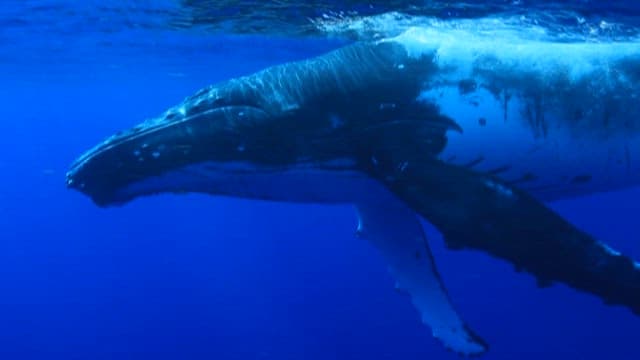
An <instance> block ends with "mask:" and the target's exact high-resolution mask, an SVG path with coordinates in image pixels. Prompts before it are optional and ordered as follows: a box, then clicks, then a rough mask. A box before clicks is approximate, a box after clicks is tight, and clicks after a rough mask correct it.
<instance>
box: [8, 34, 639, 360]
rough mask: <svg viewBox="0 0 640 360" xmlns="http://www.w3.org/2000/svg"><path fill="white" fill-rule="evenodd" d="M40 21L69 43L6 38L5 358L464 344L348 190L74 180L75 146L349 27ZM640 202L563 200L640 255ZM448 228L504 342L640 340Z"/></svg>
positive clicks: (454, 255) (199, 355)
mask: <svg viewBox="0 0 640 360" xmlns="http://www.w3.org/2000/svg"><path fill="white" fill-rule="evenodd" d="M40 35H41V37H38V38H36V39H33V42H31V43H29V44H50V45H51V44H53V45H51V46H49V47H48V48H47V49H46V51H45V50H42V52H41V51H40V47H38V46H35V45H34V46H32V47H30V46H28V45H29V44H27V43H26V42H25V43H14V44H12V45H11V46H13V47H12V48H6V47H5V48H3V49H2V50H5V51H4V52H2V54H4V55H5V56H6V55H7V54H10V55H12V56H6V57H1V56H0V60H2V62H1V63H0V84H1V86H0V174H1V175H2V178H0V359H147V358H148V359H301V358H304V359H365V358H366V359H372V360H373V359H455V358H456V356H455V355H453V354H451V353H448V352H446V351H445V350H443V349H442V347H441V346H440V345H439V344H438V343H437V342H436V341H435V340H434V339H432V337H431V336H430V333H429V330H428V329H427V328H426V327H424V326H423V325H422V324H421V323H420V321H419V316H418V315H417V312H416V311H415V310H414V309H413V308H412V306H411V304H410V301H409V299H408V298H407V297H405V296H403V295H400V294H398V293H396V292H395V291H394V290H393V280H392V279H391V277H390V276H389V275H388V273H387V271H386V265H385V264H384V263H383V261H382V260H381V258H380V257H379V256H378V254H377V253H376V252H375V251H374V250H373V249H372V248H371V247H370V246H369V245H368V244H367V243H366V242H364V241H362V240H359V239H356V238H355V237H354V236H353V232H354V229H355V220H356V219H355V215H354V213H353V211H352V209H351V208H350V207H348V206H334V207H325V206H312V205H309V206H302V205H287V204H273V203H261V202H251V201H245V200H233V199H224V198H214V197H207V196H199V195H188V196H158V197H154V198H147V199H142V200H139V201H135V202H133V203H131V204H129V205H127V206H125V207H122V208H114V209H99V208H97V207H95V206H94V205H93V204H92V203H91V202H90V201H89V199H87V198H85V197H83V196H81V195H80V194H78V193H75V192H71V191H67V190H66V189H65V187H64V172H65V170H66V168H67V166H68V164H69V163H70V162H71V161H72V160H73V159H74V158H75V157H76V156H78V155H79V154H80V153H81V152H83V151H84V150H86V149H87V148H88V147H90V146H92V145H94V144H95V143H96V142H98V141H100V140H101V139H102V138H104V137H105V136H107V135H109V134H111V133H113V132H114V131H117V130H120V129H123V128H126V127H129V126H131V125H133V124H134V123H137V122H139V121H141V120H143V119H144V118H147V117H151V116H155V115H157V114H159V113H160V112H162V111H163V110H164V109H165V108H167V107H168V106H171V105H173V104H175V103H177V102H179V101H180V100H182V98H183V97H185V96H187V95H189V94H191V93H192V92H193V91H195V90H197V89H198V88H200V87H202V86H205V85H208V84H210V83H211V82H214V81H217V80H221V79H224V78H227V77H231V76H236V75H240V74H245V73H247V72H251V71H254V70H257V69H260V68H262V67H264V66H267V65H270V64H275V63H279V62H282V61H288V60H292V59H298V58H303V57H307V56H309V55H311V54H315V53H320V52H322V51H325V50H327V49H328V48H330V47H331V46H334V45H335V42H334V43H327V42H313V41H310V40H309V41H301V40H297V41H289V40H284V39H272V40H269V41H267V40H259V39H256V38H243V39H236V40H233V39H229V38H222V37H206V38H199V40H197V44H195V45H198V46H197V47H196V46H195V45H194V44H189V43H188V41H187V40H186V39H173V38H170V37H169V38H168V37H167V36H170V35H166V34H162V35H158V37H159V39H160V40H162V42H160V43H159V45H158V46H157V47H153V48H151V47H148V48H135V46H132V48H130V49H126V48H122V47H109V46H104V44H102V43H99V41H97V40H93V38H92V36H91V35H84V36H81V37H80V36H78V37H77V38H76V37H75V34H69V35H68V36H67V37H63V38H54V37H50V38H48V37H47V34H46V33H42V34H40ZM131 36H132V37H135V34H132V35H131ZM123 38H124V37H123ZM123 38H116V39H115V40H114V41H116V42H117V41H122V40H123ZM112 40H113V39H112ZM128 40H132V39H128ZM191 41H193V40H191ZM185 42H187V43H186V44H185ZM134 43H135V42H134ZM5 46H7V45H6V43H5ZM198 49H200V50H198ZM27 50H28V51H27ZM638 201H640V189H631V190H627V191H622V192H617V193H613V194H601V195H596V196H592V197H588V198H582V199H575V200H571V201H564V202H559V203H556V204H553V205H552V206H553V207H554V208H556V209H557V210H558V211H560V212H561V213H562V214H563V215H565V216H566V217H567V218H569V219H571V220H572V221H573V222H574V223H576V224H577V225H579V226H581V227H582V228H583V229H585V230H587V231H589V232H591V233H592V234H594V235H596V236H597V237H599V238H600V239H603V240H605V241H607V242H608V243H610V244H611V245H612V246H613V247H615V248H617V249H619V250H622V251H624V252H626V253H628V254H630V255H633V256H634V257H635V258H640V242H638V233H639V230H640V224H639V223H640V221H639V220H640V219H639V215H638V214H639V212H638V210H639V209H640V206H639V205H638ZM430 237H431V240H432V247H433V248H434V253H435V256H436V259H437V262H438V265H439V267H440V270H441V272H442V275H443V277H444V280H445V282H446V284H447V286H448V288H449V292H450V294H451V296H452V298H453V299H454V301H455V303H456V304H457V306H458V308H459V310H460V312H461V313H462V314H463V316H464V317H465V318H466V319H467V321H468V323H469V324H470V325H471V326H472V327H473V328H474V329H475V330H476V331H477V332H478V333H479V334H481V335H482V336H483V337H484V338H485V339H486V340H487V341H488V342H490V344H491V345H492V349H491V353H490V354H489V355H487V357H486V359H488V360H490V359H514V358H518V359H534V358H535V359H537V358H540V357H544V358H547V359H560V358H569V359H602V358H607V359H632V358H637V356H639V352H638V348H637V341H638V334H640V319H638V318H637V317H634V316H633V315H632V314H631V313H630V312H629V311H627V310H625V309H622V308H611V307H606V306H604V305H602V304H601V303H600V302H599V301H598V300H596V299H595V298H593V297H591V296H588V295H583V294H578V293H575V292H574V291H571V290H569V289H567V288H564V287H562V286H555V287H553V288H551V289H546V290H538V289H537V288H536V286H535V282H534V280H533V279H532V278H531V277H529V276H527V275H523V274H516V273H514V272H513V271H512V269H511V267H510V266H507V265H506V264H505V263H503V262H500V261H497V260H493V259H490V258H488V257H486V256H485V255H483V254H479V253H472V252H451V251H448V250H446V249H444V248H443V245H442V241H441V239H440V238H439V237H438V235H437V234H433V232H431V233H430ZM514 241H517V240H514Z"/></svg>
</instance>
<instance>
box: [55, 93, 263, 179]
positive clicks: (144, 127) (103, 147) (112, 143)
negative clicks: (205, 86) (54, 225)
mask: <svg viewBox="0 0 640 360" xmlns="http://www.w3.org/2000/svg"><path fill="white" fill-rule="evenodd" d="M239 108H241V109H245V110H251V111H253V112H256V113H261V114H262V115H264V116H267V115H268V113H267V112H266V111H265V110H264V109H262V108H261V107H258V106H255V105H244V104H225V105H223V106H218V107H215V108H212V109H207V110H204V111H201V112H198V113H194V114H189V115H187V116H184V117H183V118H181V119H177V120H173V121H169V120H167V119H166V115H165V118H164V119H162V120H159V121H158V120H154V119H151V120H147V121H145V122H143V123H142V124H140V125H138V126H135V127H133V128H131V129H129V130H127V131H124V132H121V133H118V134H116V135H113V136H111V137H109V138H107V139H105V140H104V141H102V142H101V143H99V144H98V145H96V146H95V147H94V148H92V149H90V150H88V151H87V152H85V153H84V154H83V155H82V156H80V157H79V158H78V159H76V160H75V161H74V162H73V163H72V164H71V166H70V168H69V170H68V171H67V173H66V185H67V187H69V188H71V187H74V185H75V184H74V180H73V178H74V176H75V175H76V174H77V173H78V172H79V171H80V170H81V169H82V168H83V166H84V165H85V164H87V163H88V162H90V161H91V160H92V159H94V158H95V157H97V156H99V155H100V154H102V153H105V152H107V151H109V150H112V149H114V148H116V147H118V146H120V145H122V144H125V143H127V142H130V141H135V140H137V139H140V138H141V137H143V136H149V135H151V134H154V133H156V132H160V131H163V130H166V129H168V128H171V127H173V126H178V125H181V124H184V123H186V122H189V121H195V120H197V119H198V118H201V117H211V116H215V115H217V114H219V115H221V116H225V115H226V114H225V113H230V112H232V111H234V110H236V109H239ZM240 113H242V111H240Z"/></svg>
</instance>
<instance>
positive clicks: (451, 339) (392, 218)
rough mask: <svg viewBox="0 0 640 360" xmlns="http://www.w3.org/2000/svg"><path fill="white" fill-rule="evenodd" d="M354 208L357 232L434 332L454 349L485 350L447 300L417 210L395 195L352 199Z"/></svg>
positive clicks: (462, 351)
mask: <svg viewBox="0 0 640 360" xmlns="http://www.w3.org/2000/svg"><path fill="white" fill-rule="evenodd" d="M357 210H358V217H359V224H358V232H357V233H358V234H359V236H361V237H363V238H365V239H368V240H369V241H370V242H371V243H373V244H374V246H375V247H376V248H377V249H378V250H379V251H380V252H381V253H382V255H383V256H384V258H385V259H386V261H387V262H388V263H389V265H390V271H391V273H392V274H393V276H394V278H395V280H396V282H397V283H396V286H397V288H398V290H401V291H403V292H407V293H408V294H409V295H410V296H411V300H412V302H413V305H414V306H415V307H416V308H417V309H418V311H419V312H420V315H421V317H422V321H423V322H424V323H425V324H426V325H428V326H429V327H431V329H432V332H433V336H434V337H436V338H437V339H439V340H440V341H442V342H443V344H444V345H445V346H446V347H448V348H450V349H451V350H453V351H455V352H457V353H459V354H463V355H477V354H481V353H483V352H485V351H486V350H487V345H486V343H485V342H484V341H483V340H482V339H481V338H479V337H478V336H477V335H475V334H474V333H473V332H472V331H471V330H470V329H469V328H468V327H467V326H466V325H465V323H464V321H463V320H462V319H461V318H460V316H459V315H458V313H457V312H456V310H455V308H454V307H453V305H452V304H451V301H450V300H449V296H448V294H447V292H446V290H445V288H444V286H443V284H442V281H441V279H440V275H439V274H438V271H437V269H436V266H435V263H434V261H433V257H432V255H431V251H430V249H429V246H428V244H427V242H426V238H425V234H424V231H423V229H422V225H421V224H420V221H419V219H418V217H417V216H416V214H415V213H414V212H413V211H412V210H411V209H409V208H408V207H407V206H406V205H405V204H403V203H402V202H401V201H398V200H397V199H393V200H390V201H384V202H381V203H376V204H357Z"/></svg>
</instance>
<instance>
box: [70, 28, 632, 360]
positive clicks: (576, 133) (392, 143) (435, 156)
mask: <svg viewBox="0 0 640 360" xmlns="http://www.w3.org/2000/svg"><path fill="white" fill-rule="evenodd" d="M639 95H640V44H637V43H633V42H625V43H622V42H620V43H553V42H543V41H534V40H530V41H523V40H522V39H513V40H504V41H501V42H498V41H496V39H494V38H490V37H481V36H480V37H478V38H473V39H466V40H465V39H460V38H457V37H455V36H442V35H440V36H434V34H433V33H432V32H430V31H426V30H424V29H410V30H408V31H407V32H405V33H403V34H401V35H399V36H396V37H392V38H385V39H381V40H377V41H372V42H360V43H355V44H352V45H348V46H345V47H343V48H340V49H337V50H334V51H332V52H330V53H327V54H325V55H322V56H319V57H315V58H311V59H307V60H303V61H299V62H291V63H286V64H281V65H278V66H274V67H271V68H268V69H265V70H263V71H260V72H258V73H255V74H251V75H247V76H244V77H239V78H235V79H230V80H228V81H225V82H222V83H219V84H215V85H212V86H209V87H207V88H204V89H202V90H200V91H198V92H197V93H195V94H194V95H192V96H190V97H188V98H186V99H185V100H184V101H183V102H182V103H180V104H179V105H177V106H175V107H173V108H171V109H169V110H167V111H166V112H165V113H163V114H162V115H160V116H158V117H157V118H153V119H149V120H147V121H145V122H143V123H141V124H139V125H138V126H135V127H133V128H132V129H129V130H126V131H123V132H121V133H118V134H116V135H114V136H112V137H109V138H108V139H106V140H105V141H103V142H101V143H99V144H98V145H97V146H96V147H94V148H93V149H91V150H89V151H88V152H87V153H85V154H84V155H82V156H80V157H79V158H78V159H77V160H76V162H75V163H74V164H73V165H72V166H71V169H70V170H69V172H68V173H67V185H68V186H69V187H71V188H74V189H77V190H79V191H81V192H83V193H85V194H86V195H88V196H89V197H91V198H92V199H93V201H94V202H95V203H96V204H97V205H99V206H112V205H122V204H125V203H127V202H129V201H131V200H133V199H136V198H139V197H141V196H146V195H152V194H157V193H165V192H172V193H185V192H201V193H207V194H211V195H219V196H234V197H243V198H251V199H260V200H270V201H286V202H302V203H350V204H354V205H355V208H356V210H357V213H358V218H359V223H358V226H357V232H356V233H357V234H358V236H360V237H363V238H366V239H368V240H369V241H370V242H371V243H372V244H373V245H374V246H375V247H376V248H378V249H379V250H380V252H381V253H382V255H383V256H384V258H385V259H386V260H387V261H388V263H389V266H390V271H391V272H392V274H393V275H394V277H395V279H396V281H397V287H398V288H399V289H402V290H404V291H405V292H406V293H408V294H409V295H410V298H411V301H412V303H413V304H414V306H415V307H416V308H417V310H418V311H419V313H420V316H421V318H422V320H423V322H424V323H425V324H426V325H428V326H429V327H430V328H431V330H432V333H433V335H434V336H435V337H436V338H438V339H439V340H441V341H442V343H443V344H444V345H445V346H447V347H448V348H450V349H452V350H453V351H455V352H457V353H460V354H464V355H476V354H481V353H483V352H485V351H486V350H487V348H488V346H487V344H486V342H485V341H483V340H482V338H481V337H480V336H478V335H477V334H475V333H474V332H473V331H472V330H471V328H470V327H469V326H468V325H467V324H466V323H465V322H464V320H463V319H462V317H461V316H460V315H459V314H458V312H457V311H456V310H455V306H454V305H453V303H452V301H451V299H450V298H449V296H448V294H447V292H446V289H445V287H444V285H443V284H442V281H441V279H440V276H439V274H438V270H437V268H436V264H435V261H434V259H433V256H432V255H431V252H430V250H429V246H428V244H427V241H426V240H427V239H426V238H425V234H424V230H423V229H422V226H421V223H420V220H421V219H424V220H426V221H428V222H430V223H431V224H433V225H434V226H435V227H436V228H437V229H438V230H439V231H440V232H441V233H442V234H443V237H444V239H445V241H446V243H447V245H448V246H449V247H450V248H451V249H477V250H481V251H484V252H486V253H488V254H490V255H492V256H494V257H497V258H500V259H503V260H505V261H508V262H510V263H512V264H513V265H514V266H515V267H516V268H517V269H518V270H522V271H525V272H528V273H530V274H532V275H533V276H535V277H536V278H537V279H538V284H539V285H540V286H541V287H545V286H548V285H551V284H552V283H562V284H565V285H567V286H570V287H572V288H574V289H576V290H579V291H582V292H585V293H589V294H592V295H594V296H597V297H599V298H601V299H602V300H603V301H604V302H605V303H607V304H614V305H621V306H624V307H626V308H628V309H629V310H631V312H633V313H634V314H636V315H639V314H640V265H639V264H638V263H636V262H635V261H633V260H632V259H630V258H629V257H627V256H625V255H623V254H620V253H619V252H616V251H615V250H613V249H611V248H610V247H609V246H607V245H606V244H604V243H602V242H599V241H597V240H596V239H594V238H593V237H592V236H590V235H589V234H587V233H585V232H583V231H581V230H580V229H578V228H576V227H575V226H573V225H572V224H570V223H569V222H567V221H566V220H565V219H563V218H562V217H560V216H559V215H558V214H556V213H555V212H553V211H552V210H550V209H549V208H548V207H546V206H545V205H544V201H546V200H554V199H560V198H567V197H571V196H576V195H582V194H588V193H593V192H597V191H606V190H610V189H616V188H623V187H628V186H633V185H636V184H638V183H640V102H639V101H638V96H639Z"/></svg>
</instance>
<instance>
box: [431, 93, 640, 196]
mask: <svg viewBox="0 0 640 360" xmlns="http://www.w3.org/2000/svg"><path fill="white" fill-rule="evenodd" d="M421 99H422V100H425V101H430V102H434V103H436V104H438V106H439V108H440V111H441V112H442V113H443V114H444V115H446V116H448V117H450V118H451V119H453V120H454V121H456V122H457V123H458V124H459V125H460V127H461V128H462V129H463V131H462V133H457V132H449V134H448V143H447V146H446V148H445V149H444V151H443V152H442V153H441V154H440V159H441V160H443V161H444V162H447V163H450V164H454V165H459V166H466V167H469V168H472V169H473V170H476V171H481V172H489V173H492V174H495V175H496V176H498V177H499V178H501V179H502V180H504V181H506V182H509V183H511V184H513V185H516V186H518V187H520V188H521V189H524V190H527V191H529V192H530V193H531V194H533V195H534V196H536V197H538V198H541V199H544V200H554V199H559V198H564V197H570V196H575V195H581V194H587V193H591V192H597V191H607V190H611V189H615V188H620V187H625V186H632V185H635V184H638V183H640V161H639V160H640V136H638V134H637V133H624V132H620V133H616V134H611V133H607V132H606V131H605V129H598V128H594V129H588V130H587V131H585V132H582V133H579V134H578V133H576V132H574V131H572V130H571V129H569V128H568V127H567V126H566V124H567V119H562V118H561V117H559V116H558V115H556V114H555V113H554V112H552V111H546V110H544V109H543V107H542V106H536V104H535V103H532V102H531V101H530V100H527V99H523V98H520V97H516V96H511V97H509V96H508V94H507V95H505V94H501V95H500V96H496V94H494V93H491V92H490V91H488V90H486V89H483V88H479V89H477V90H476V91H473V92H471V93H464V92H463V91H461V90H460V87H459V86H441V87H437V88H432V89H431V90H429V91H428V92H423V93H422V94H421Z"/></svg>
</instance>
